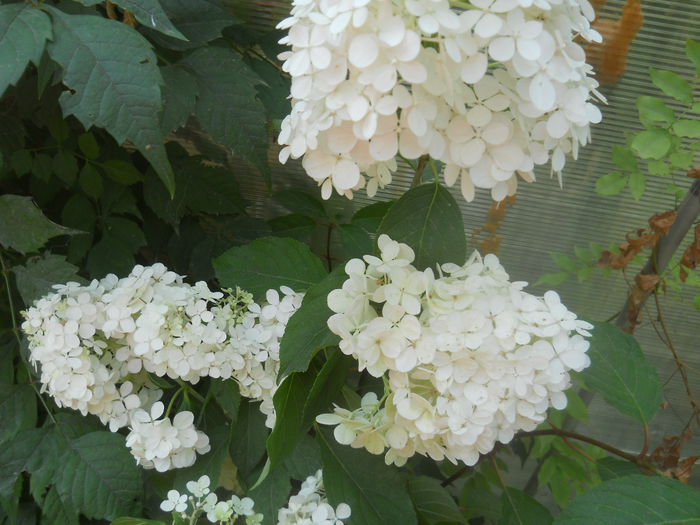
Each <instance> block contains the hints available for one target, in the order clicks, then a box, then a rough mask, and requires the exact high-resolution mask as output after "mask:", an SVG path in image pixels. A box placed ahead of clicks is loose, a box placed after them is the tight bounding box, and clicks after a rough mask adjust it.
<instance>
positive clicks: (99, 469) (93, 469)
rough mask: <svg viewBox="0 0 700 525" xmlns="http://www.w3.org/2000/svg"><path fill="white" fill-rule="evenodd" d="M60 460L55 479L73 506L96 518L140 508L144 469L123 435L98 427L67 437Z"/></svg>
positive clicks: (134, 512) (127, 512) (60, 490)
mask: <svg viewBox="0 0 700 525" xmlns="http://www.w3.org/2000/svg"><path fill="white" fill-rule="evenodd" d="M60 464H61V469H60V470H59V471H58V472H57V475H56V477H55V479H54V483H55V487H56V488H57V490H58V494H59V496H61V499H63V500H64V501H65V502H67V504H69V505H70V506H71V508H73V509H75V510H76V511H78V512H80V513H81V514H84V515H86V516H87V517H90V518H97V519H114V518H116V517H117V516H120V515H124V514H138V513H139V512H140V510H141V496H142V491H143V489H142V483H143V480H142V477H141V470H140V469H139V467H138V466H137V465H136V462H135V461H134V458H133V457H132V456H131V454H130V453H129V451H128V450H127V448H126V446H125V444H124V437H123V436H121V435H119V434H113V433H111V432H108V431H97V432H91V433H89V434H85V435H84V436H80V437H79V438H77V439H74V440H68V441H67V442H66V448H65V452H64V453H63V455H62V456H61V459H60Z"/></svg>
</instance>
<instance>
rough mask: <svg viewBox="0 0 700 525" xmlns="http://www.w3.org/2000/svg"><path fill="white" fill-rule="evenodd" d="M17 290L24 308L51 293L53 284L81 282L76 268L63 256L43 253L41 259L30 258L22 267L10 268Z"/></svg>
mask: <svg viewBox="0 0 700 525" xmlns="http://www.w3.org/2000/svg"><path fill="white" fill-rule="evenodd" d="M12 272H13V273H14V274H15V281H16V283H17V289H18V290H19V294H20V295H21V296H22V300H23V301H24V304H25V305H26V306H30V305H31V304H32V303H33V302H34V301H36V300H37V299H39V298H41V297H43V296H44V295H45V294H47V293H49V292H50V291H51V287H52V286H53V285H54V284H63V283H67V282H68V281H77V282H83V279H82V278H81V277H78V274H77V272H78V267H77V266H74V265H72V264H71V263H69V262H68V261H66V258H65V257H64V256H63V255H55V254H52V253H45V254H44V255H43V256H42V257H32V258H30V259H28V260H27V262H26V263H25V264H24V266H15V267H14V268H12Z"/></svg>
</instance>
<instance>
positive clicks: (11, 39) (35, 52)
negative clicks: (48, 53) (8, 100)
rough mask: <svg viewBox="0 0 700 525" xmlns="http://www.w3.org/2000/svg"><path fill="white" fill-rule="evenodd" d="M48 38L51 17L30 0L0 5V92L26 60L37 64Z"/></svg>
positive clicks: (21, 70)
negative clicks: (29, 2)
mask: <svg viewBox="0 0 700 525" xmlns="http://www.w3.org/2000/svg"><path fill="white" fill-rule="evenodd" d="M50 38H51V21H50V20H49V17H48V16H46V13H44V12H43V11H41V10H40V9H37V8H36V7H34V6H33V5H32V4H28V3H18V4H6V5H2V6H0V95H2V94H3V93H5V90H6V89H7V88H8V86H10V85H15V84H17V81H18V80H19V79H20V77H21V76H22V74H23V73H24V70H25V69H26V67H27V64H28V63H29V62H30V61H31V62H33V63H34V64H36V65H39V61H40V60H41V55H42V53H43V52H44V46H45V44H46V40H49V39H50Z"/></svg>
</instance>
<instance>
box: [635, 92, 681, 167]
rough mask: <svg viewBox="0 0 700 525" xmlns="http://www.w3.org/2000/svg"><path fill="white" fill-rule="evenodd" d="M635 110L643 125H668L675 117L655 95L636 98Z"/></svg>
mask: <svg viewBox="0 0 700 525" xmlns="http://www.w3.org/2000/svg"><path fill="white" fill-rule="evenodd" d="M637 110H638V111H639V120H640V121H641V122H642V124H644V125H645V126H654V125H656V124H666V125H670V124H671V123H672V122H673V121H674V120H675V119H676V116H675V114H674V112H673V110H672V109H671V108H670V107H668V106H667V105H666V103H665V102H664V101H663V100H661V99H660V98H657V97H648V96H641V97H639V98H637ZM633 169H636V168H633Z"/></svg>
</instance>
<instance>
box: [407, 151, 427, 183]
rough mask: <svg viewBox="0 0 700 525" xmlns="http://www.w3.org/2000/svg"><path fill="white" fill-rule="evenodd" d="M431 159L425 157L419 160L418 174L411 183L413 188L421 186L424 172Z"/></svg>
mask: <svg viewBox="0 0 700 525" xmlns="http://www.w3.org/2000/svg"><path fill="white" fill-rule="evenodd" d="M429 159H430V157H428V156H427V155H423V156H422V157H421V158H420V159H418V166H417V167H416V173H415V174H414V175H413V180H412V181H411V188H415V187H416V186H418V185H420V183H421V179H422V178H423V172H424V171H425V166H426V165H427V164H428V160H429Z"/></svg>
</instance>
